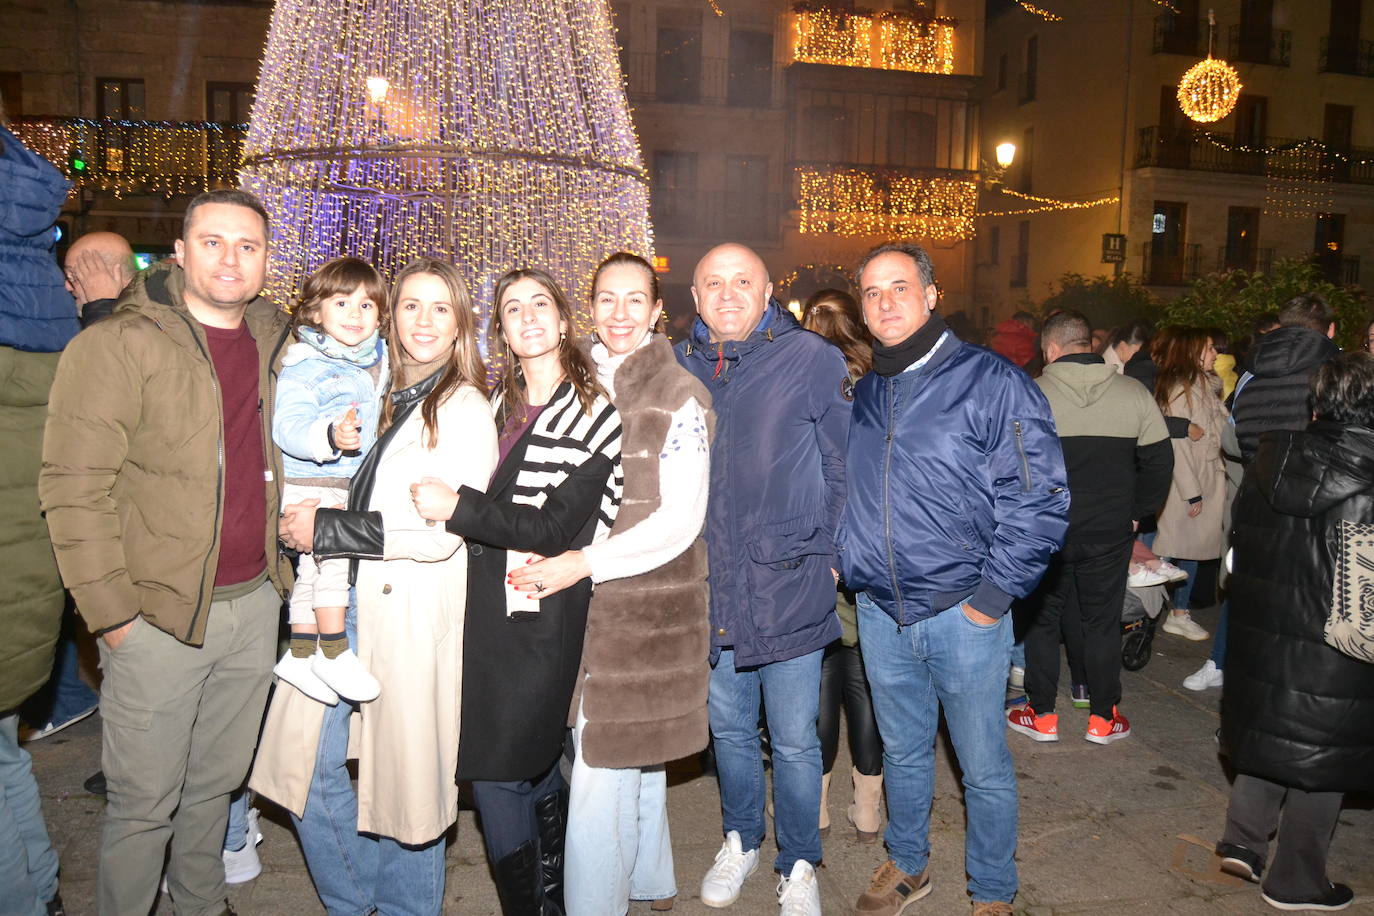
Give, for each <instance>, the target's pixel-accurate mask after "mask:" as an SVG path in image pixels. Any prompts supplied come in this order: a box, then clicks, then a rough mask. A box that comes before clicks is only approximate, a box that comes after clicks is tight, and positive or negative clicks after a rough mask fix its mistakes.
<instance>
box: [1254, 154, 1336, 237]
mask: <svg viewBox="0 0 1374 916" xmlns="http://www.w3.org/2000/svg"><path fill="white" fill-rule="evenodd" d="M1331 166H1332V162H1331V160H1330V159H1328V158H1327V157H1326V155H1325V150H1324V149H1323V148H1322V146H1320V145H1307V144H1302V145H1298V146H1294V147H1291V148H1289V149H1285V150H1276V151H1274V152H1273V153H1269V154H1268V155H1266V157H1265V160H1264V178H1265V185H1264V215H1265V216H1273V217H1278V218H1279V219H1311V218H1313V217H1315V216H1317V215H1318V214H1321V213H1330V212H1331V211H1332V210H1333V209H1334V207H1335V194H1334V193H1333V189H1332V187H1331V178H1332V169H1331Z"/></svg>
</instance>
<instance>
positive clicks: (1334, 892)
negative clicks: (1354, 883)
mask: <svg viewBox="0 0 1374 916" xmlns="http://www.w3.org/2000/svg"><path fill="white" fill-rule="evenodd" d="M1327 884H1330V885H1331V886H1330V888H1328V889H1327V892H1326V893H1325V894H1322V895H1321V896H1320V897H1316V898H1313V899H1310V900H1288V899H1285V898H1283V897H1275V896H1273V895H1272V894H1270V893H1269V892H1268V891H1265V890H1261V891H1260V896H1261V897H1263V898H1264V902H1265V903H1267V904H1269V905H1270V906H1272V907H1273V908H1274V909H1276V910H1321V911H1323V912H1326V911H1332V910H1343V909H1345V908H1346V907H1348V906H1350V904H1351V902H1352V901H1354V899H1355V892H1354V891H1352V890H1351V889H1350V888H1348V887H1346V886H1345V885H1344V884H1331V882H1329V881H1328V882H1327Z"/></svg>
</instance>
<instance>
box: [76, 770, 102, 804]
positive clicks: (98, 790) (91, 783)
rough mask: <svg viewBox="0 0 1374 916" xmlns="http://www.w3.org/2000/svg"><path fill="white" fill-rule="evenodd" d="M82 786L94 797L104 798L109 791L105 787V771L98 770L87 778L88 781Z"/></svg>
mask: <svg viewBox="0 0 1374 916" xmlns="http://www.w3.org/2000/svg"><path fill="white" fill-rule="evenodd" d="M81 786H82V788H84V789H85V790H86V791H87V792H89V793H91V794H92V795H99V796H100V797H101V798H104V797H105V795H106V792H107V791H108V790H107V788H106V786H105V771H104V770H96V771H95V772H94V773H93V774H92V775H90V776H88V777H87V778H86V781H85V782H83V783H82V784H81Z"/></svg>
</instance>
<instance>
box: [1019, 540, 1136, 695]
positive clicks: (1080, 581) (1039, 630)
mask: <svg viewBox="0 0 1374 916" xmlns="http://www.w3.org/2000/svg"><path fill="white" fill-rule="evenodd" d="M1133 540H1134V538H1133V537H1127V538H1124V539H1122V540H1121V541H1118V542H1116V543H1112V544H1080V543H1069V544H1065V545H1064V549H1063V550H1061V551H1060V552H1059V553H1058V554H1056V555H1055V556H1054V557H1053V559H1052V560H1051V561H1050V567H1049V569H1048V570H1047V571H1046V572H1045V578H1044V579H1043V580H1041V583H1040V588H1039V590H1038V591H1037V593H1036V597H1037V601H1036V602H1035V607H1034V610H1033V612H1032V613H1033V617H1032V618H1031V622H1030V628H1029V629H1028V630H1027V631H1026V696H1027V699H1029V700H1030V705H1031V708H1032V709H1034V710H1035V711H1036V712H1037V713H1039V714H1042V715H1043V714H1045V713H1051V712H1054V704H1055V699H1056V696H1057V694H1058V691H1059V643H1060V641H1061V640H1063V642H1064V644H1065V645H1066V646H1067V647H1068V648H1069V650H1070V651H1071V652H1072V651H1073V648H1074V645H1075V643H1079V644H1081V645H1082V652H1083V658H1082V664H1083V673H1084V676H1085V679H1086V683H1087V685H1088V695H1089V696H1090V697H1091V707H1090V708H1091V712H1092V714H1093V715H1095V716H1101V717H1102V718H1104V719H1110V718H1111V716H1112V707H1113V706H1115V705H1116V704H1117V703H1119V702H1121V606H1122V603H1123V602H1124V601H1125V600H1126V576H1127V573H1128V569H1127V567H1128V566H1129V565H1130V560H1131V543H1132V541H1133ZM1070 664H1071V665H1072V659H1071V660H1070Z"/></svg>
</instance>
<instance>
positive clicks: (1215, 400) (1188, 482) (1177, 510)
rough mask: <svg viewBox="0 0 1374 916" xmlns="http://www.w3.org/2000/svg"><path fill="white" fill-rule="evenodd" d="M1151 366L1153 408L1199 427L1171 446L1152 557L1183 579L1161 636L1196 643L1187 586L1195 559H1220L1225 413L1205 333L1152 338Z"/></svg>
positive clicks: (1202, 634)
mask: <svg viewBox="0 0 1374 916" xmlns="http://www.w3.org/2000/svg"><path fill="white" fill-rule="evenodd" d="M1153 355H1154V361H1155V364H1156V365H1157V366H1158V367H1159V375H1158V377H1157V378H1156V380H1155V402H1156V403H1158V404H1159V408H1160V410H1162V411H1163V412H1164V415H1165V416H1166V417H1183V418H1186V419H1187V420H1188V421H1189V422H1190V423H1195V424H1197V425H1198V426H1199V427H1201V428H1202V437H1201V438H1199V439H1197V440H1196V441H1194V440H1193V439H1192V438H1191V437H1183V438H1179V439H1173V440H1171V441H1172V442H1173V444H1174V478H1173V482H1172V484H1171V485H1170V487H1169V498H1168V499H1167V500H1166V501H1165V503H1164V510H1163V511H1162V512H1160V514H1159V523H1158V525H1159V528H1158V533H1157V534H1156V535H1155V541H1154V545H1153V550H1154V552H1155V553H1157V554H1159V555H1160V556H1161V557H1167V558H1169V559H1170V560H1175V561H1177V563H1178V565H1179V567H1180V568H1182V569H1183V570H1184V571H1186V572H1187V573H1188V575H1189V579H1188V581H1187V582H1185V583H1184V584H1183V585H1181V586H1179V587H1178V589H1177V590H1176V591H1175V592H1174V596H1173V597H1174V605H1175V608H1174V612H1173V613H1172V614H1171V615H1170V616H1169V618H1168V619H1166V620H1165V621H1164V632H1166V633H1173V634H1174V635H1176V636H1182V637H1184V638H1186V639H1192V640H1202V639H1206V638H1207V631H1206V630H1204V629H1203V628H1202V627H1200V626H1198V625H1197V624H1196V623H1195V622H1193V618H1192V616H1191V614H1189V611H1188V608H1189V601H1190V599H1191V597H1192V584H1193V582H1192V580H1193V577H1196V575H1197V569H1198V564H1197V561H1198V560H1215V559H1217V558H1218V557H1220V556H1221V544H1222V535H1223V533H1224V531H1223V528H1224V518H1225V513H1226V468H1225V465H1224V462H1223V460H1222V457H1221V439H1222V434H1223V431H1224V427H1225V425H1226V408H1225V407H1223V406H1222V403H1221V398H1220V396H1219V392H1218V391H1217V390H1216V389H1215V388H1214V387H1213V383H1212V380H1211V379H1212V377H1211V375H1209V373H1210V372H1211V369H1212V363H1213V361H1214V360H1216V357H1217V351H1216V348H1215V347H1214V346H1213V345H1212V338H1211V337H1210V336H1209V335H1208V334H1207V332H1206V331H1203V330H1199V329H1197V328H1179V329H1175V330H1172V331H1170V332H1168V333H1167V334H1162V335H1160V336H1159V337H1158V338H1156V339H1155V343H1154V354H1153Z"/></svg>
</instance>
